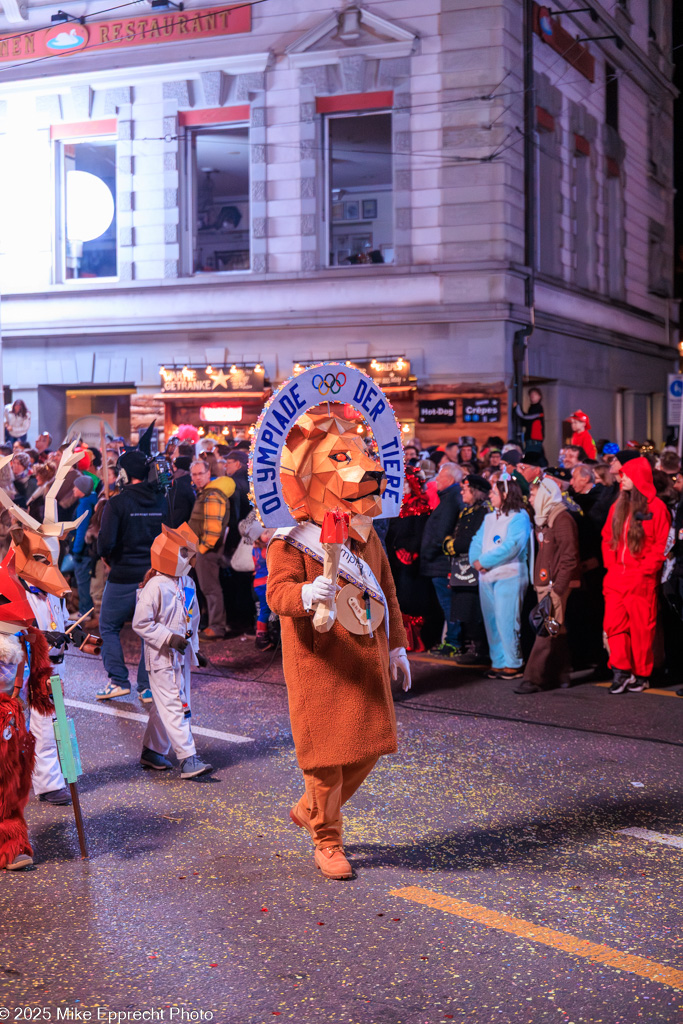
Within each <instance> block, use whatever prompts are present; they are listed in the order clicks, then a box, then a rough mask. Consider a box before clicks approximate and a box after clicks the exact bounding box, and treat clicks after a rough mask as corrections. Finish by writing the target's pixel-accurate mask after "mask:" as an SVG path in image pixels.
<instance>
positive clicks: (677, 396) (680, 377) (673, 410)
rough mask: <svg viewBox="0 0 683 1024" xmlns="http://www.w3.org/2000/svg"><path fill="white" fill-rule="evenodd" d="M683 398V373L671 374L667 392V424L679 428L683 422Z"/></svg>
mask: <svg viewBox="0 0 683 1024" xmlns="http://www.w3.org/2000/svg"><path fill="white" fill-rule="evenodd" d="M682 398H683V373H670V374H669V377H668V387H667V390H666V422H667V426H669V427H677V426H678V425H679V424H680V422H681V411H682V410H681V400H682Z"/></svg>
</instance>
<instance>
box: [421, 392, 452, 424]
mask: <svg viewBox="0 0 683 1024" xmlns="http://www.w3.org/2000/svg"><path fill="white" fill-rule="evenodd" d="M417 418H418V423H455V399H454V398H427V399H424V400H422V401H420V402H419V403H418V416H417Z"/></svg>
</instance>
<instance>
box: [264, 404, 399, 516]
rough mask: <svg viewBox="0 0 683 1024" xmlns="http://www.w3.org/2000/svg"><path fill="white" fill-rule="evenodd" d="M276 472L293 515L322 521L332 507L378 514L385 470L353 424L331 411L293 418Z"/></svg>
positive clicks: (354, 514)
mask: <svg viewBox="0 0 683 1024" xmlns="http://www.w3.org/2000/svg"><path fill="white" fill-rule="evenodd" d="M332 408H333V407H332ZM340 409H341V407H340ZM280 475H281V480H282V493H283V495H284V499H285V501H286V502H287V505H288V506H289V509H290V512H291V513H292V516H293V517H294V519H296V520H299V521H301V520H306V519H312V520H313V522H314V523H319V524H322V521H323V518H324V516H325V513H326V512H327V511H329V510H330V509H336V508H341V509H343V510H344V511H345V512H348V513H349V515H350V516H351V517H354V516H364V517H367V518H369V519H371V518H374V517H375V516H379V515H381V514H382V494H383V493H384V490H385V488H386V477H385V475H384V470H383V469H382V467H381V465H380V463H379V462H378V461H377V460H376V459H374V458H372V456H370V455H368V453H367V451H366V450H365V445H364V444H363V440H362V438H361V437H360V435H359V434H358V432H357V424H356V423H355V422H354V421H352V420H348V419H345V418H344V417H343V416H342V415H340V414H338V413H335V412H334V411H330V412H328V413H316V412H307V413H304V415H303V416H301V417H300V418H299V419H298V420H297V422H296V424H295V425H294V426H293V427H292V429H291V430H290V432H289V435H288V437H287V443H286V445H285V447H284V448H283V451H282V464H281V470H280Z"/></svg>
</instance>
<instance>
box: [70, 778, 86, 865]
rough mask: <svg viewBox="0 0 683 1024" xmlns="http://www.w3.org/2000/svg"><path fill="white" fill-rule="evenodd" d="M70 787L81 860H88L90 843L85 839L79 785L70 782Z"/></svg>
mask: <svg viewBox="0 0 683 1024" xmlns="http://www.w3.org/2000/svg"><path fill="white" fill-rule="evenodd" d="M69 789H70V790H71V799H72V800H73V806H74V818H75V819H76V831H77V832H78V843H79V846H80V848H81V860H87V859H88V844H87V842H86V839H85V829H84V828H83V815H82V814H81V801H80V800H79V799H78V786H77V785H76V783H75V782H70V783H69Z"/></svg>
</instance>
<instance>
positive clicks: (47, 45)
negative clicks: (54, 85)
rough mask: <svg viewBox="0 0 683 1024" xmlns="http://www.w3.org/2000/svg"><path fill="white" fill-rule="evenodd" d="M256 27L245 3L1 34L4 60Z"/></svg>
mask: <svg viewBox="0 0 683 1024" xmlns="http://www.w3.org/2000/svg"><path fill="white" fill-rule="evenodd" d="M249 31H251V8H250V6H249V5H246V4H242V5H240V6H238V7H226V8H221V9H219V10H216V9H213V10H211V9H210V8H208V9H206V10H198V11H185V12H184V13H183V12H182V11H173V12H172V13H171V12H168V13H165V14H163V15H161V16H159V15H143V16H141V17H137V18H118V19H117V20H115V21H91V22H89V23H88V24H86V25H81V24H80V23H74V22H63V23H62V24H60V25H53V26H51V27H50V28H45V29H38V30H37V31H35V32H19V33H16V32H15V33H12V34H11V35H7V36H0V63H5V62H7V61H12V62H16V63H19V62H21V61H24V60H35V59H36V58H38V57H56V56H59V55H60V54H65V53H76V52H77V51H79V50H87V51H88V52H89V51H91V50H94V51H97V52H99V51H100V50H120V49H124V48H126V47H129V46H150V45H151V44H153V43H173V42H185V43H187V42H190V41H191V40H193V39H208V38H212V37H215V36H228V35H236V34H238V33H241V32H249Z"/></svg>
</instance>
